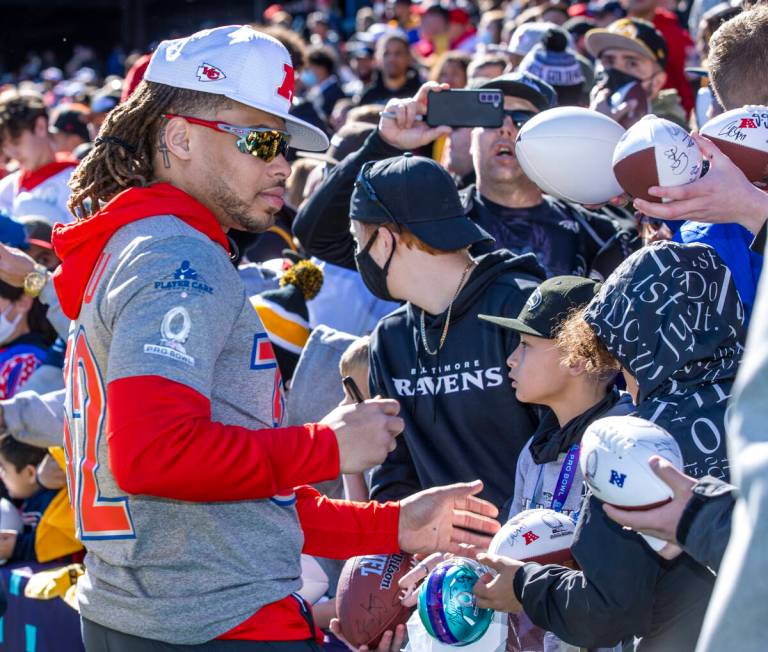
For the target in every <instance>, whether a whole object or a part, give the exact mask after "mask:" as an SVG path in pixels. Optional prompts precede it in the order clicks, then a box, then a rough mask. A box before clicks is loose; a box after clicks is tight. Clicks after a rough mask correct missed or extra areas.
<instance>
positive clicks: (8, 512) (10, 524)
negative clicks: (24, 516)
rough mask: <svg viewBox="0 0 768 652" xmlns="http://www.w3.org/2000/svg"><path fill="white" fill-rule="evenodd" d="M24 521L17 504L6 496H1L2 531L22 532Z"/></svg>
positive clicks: (0, 518)
mask: <svg viewBox="0 0 768 652" xmlns="http://www.w3.org/2000/svg"><path fill="white" fill-rule="evenodd" d="M23 529H24V522H23V521H22V520H21V513H20V512H19V510H18V509H17V508H16V506H15V505H14V504H13V503H12V502H11V501H10V500H8V499H6V498H0V532H21V531H22V530H23Z"/></svg>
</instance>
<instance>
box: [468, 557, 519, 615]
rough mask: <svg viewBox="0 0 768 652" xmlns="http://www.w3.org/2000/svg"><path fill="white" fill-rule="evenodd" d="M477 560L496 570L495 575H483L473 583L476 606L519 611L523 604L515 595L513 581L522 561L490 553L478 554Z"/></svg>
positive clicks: (512, 612) (510, 611)
mask: <svg viewBox="0 0 768 652" xmlns="http://www.w3.org/2000/svg"><path fill="white" fill-rule="evenodd" d="M477 561H479V562H480V563H481V564H483V565H484V566H487V567H488V568H491V569H493V570H494V571H496V575H495V576H494V575H491V574H486V575H483V576H482V577H481V578H480V579H479V580H478V581H477V583H476V584H475V588H474V589H473V593H474V594H475V597H476V598H477V606H478V607H480V608H482V609H494V610H496V611H504V612H506V613H511V614H516V613H520V612H521V611H522V610H523V605H521V604H520V602H519V601H518V599H517V596H516V595H515V587H514V582H515V574H516V573H517V571H518V570H520V568H522V567H523V565H524V562H522V561H516V560H514V559H510V558H509V557H501V556H499V555H492V554H490V553H486V554H479V555H478V556H477Z"/></svg>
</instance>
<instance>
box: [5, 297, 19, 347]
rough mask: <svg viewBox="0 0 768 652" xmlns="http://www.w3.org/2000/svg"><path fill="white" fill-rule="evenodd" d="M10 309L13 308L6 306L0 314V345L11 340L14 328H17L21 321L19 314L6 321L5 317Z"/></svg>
mask: <svg viewBox="0 0 768 652" xmlns="http://www.w3.org/2000/svg"><path fill="white" fill-rule="evenodd" d="M12 309H13V306H8V307H7V308H6V309H5V310H4V311H3V312H1V313H0V344H5V343H6V342H7V341H8V340H10V339H11V336H12V335H13V334H14V332H15V331H16V326H18V324H19V322H20V321H21V313H19V314H18V315H16V316H15V317H14V318H13V319H12V320H11V319H8V317H7V316H6V315H8V313H10V312H11V310H12Z"/></svg>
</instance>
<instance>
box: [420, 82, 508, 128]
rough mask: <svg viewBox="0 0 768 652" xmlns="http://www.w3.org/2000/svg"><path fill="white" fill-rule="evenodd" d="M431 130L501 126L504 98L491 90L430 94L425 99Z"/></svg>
mask: <svg viewBox="0 0 768 652" xmlns="http://www.w3.org/2000/svg"><path fill="white" fill-rule="evenodd" d="M426 122H427V124H428V125H429V126H430V127H439V126H442V125H447V126H449V127H488V128H491V129H498V128H499V127H501V125H502V123H503V122H504V94H503V93H502V92H501V91H500V90H497V89H494V88H483V89H476V90H464V89H460V90H458V89H457V90H448V91H439V92H434V91H433V92H431V93H430V94H429V95H428V96H427V119H426Z"/></svg>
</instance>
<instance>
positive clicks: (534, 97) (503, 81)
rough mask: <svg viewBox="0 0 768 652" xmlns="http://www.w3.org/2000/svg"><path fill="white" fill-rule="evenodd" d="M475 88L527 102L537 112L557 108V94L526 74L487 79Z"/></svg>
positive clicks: (511, 74) (512, 73)
mask: <svg viewBox="0 0 768 652" xmlns="http://www.w3.org/2000/svg"><path fill="white" fill-rule="evenodd" d="M477 88H494V89H498V90H500V91H501V92H502V93H504V95H505V96H509V97H519V98H522V99H524V100H528V101H529V102H530V103H531V104H533V106H535V107H536V108H537V109H538V110H539V111H546V110H547V109H551V108H552V107H554V106H557V93H556V92H555V89H554V88H552V87H551V86H550V85H549V84H547V82H545V81H544V80H542V79H539V78H538V77H536V75H532V74H530V73H528V72H510V73H507V74H506V75H501V76H500V77H495V78H494V79H489V80H487V81H485V82H483V83H482V84H480V85H479V86H477Z"/></svg>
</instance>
